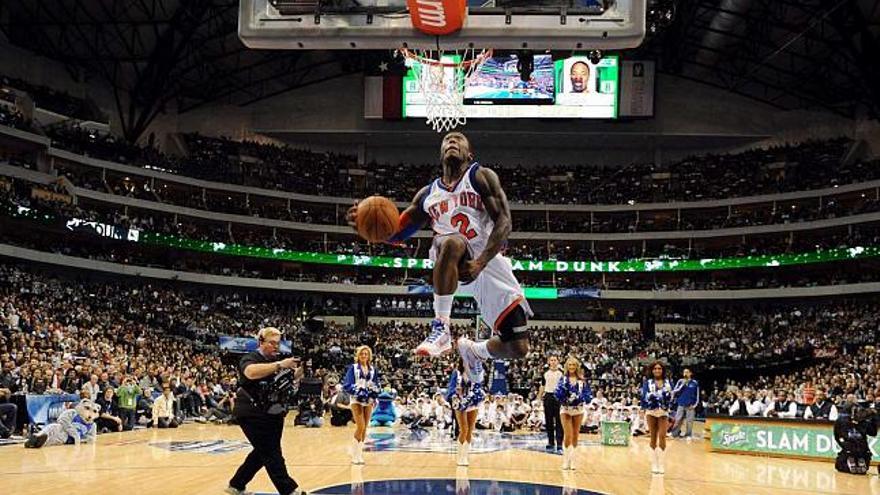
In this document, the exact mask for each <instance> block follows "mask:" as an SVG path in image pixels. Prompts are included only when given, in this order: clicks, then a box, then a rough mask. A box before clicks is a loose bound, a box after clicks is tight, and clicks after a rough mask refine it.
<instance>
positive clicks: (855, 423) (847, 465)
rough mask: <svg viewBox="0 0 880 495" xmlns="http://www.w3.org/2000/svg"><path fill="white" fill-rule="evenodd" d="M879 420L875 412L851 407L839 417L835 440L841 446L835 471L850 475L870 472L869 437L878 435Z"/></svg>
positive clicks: (835, 423)
mask: <svg viewBox="0 0 880 495" xmlns="http://www.w3.org/2000/svg"><path fill="white" fill-rule="evenodd" d="M878 419H880V418H878V416H877V412H876V411H875V410H873V409H868V408H864V407H859V406H851V407H850V408H848V410H846V411H845V412H841V413H840V415H838V417H837V421H835V422H834V439H835V440H836V441H837V445H839V446H840V452H839V453H838V454H837V459H836V460H835V462H834V468H835V469H837V470H838V471H840V472H841V473H850V474H865V473H867V472H868V469H870V468H871V449H870V448H869V447H868V437H873V436H876V435H877V422H878ZM878 470H880V468H878Z"/></svg>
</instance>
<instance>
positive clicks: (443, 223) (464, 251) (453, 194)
mask: <svg viewBox="0 0 880 495" xmlns="http://www.w3.org/2000/svg"><path fill="white" fill-rule="evenodd" d="M440 162H441V165H442V173H443V174H442V176H440V177H438V178H437V179H436V180H434V182H432V183H431V184H429V185H427V186H425V187H424V188H422V189H421V190H420V191H419V192H418V193H416V195H415V197H414V198H413V201H412V204H411V205H410V206H409V207H407V208H406V210H404V211H403V213H402V214H401V215H400V223H399V226H398V231H397V233H396V234H395V235H394V236H393V237H392V238H391V239H390V240H389V241H388V242H392V243H394V242H401V241H403V240H405V239H407V238H409V237H411V236H412V235H413V234H415V233H416V232H417V231H418V230H419V229H420V228H422V227H423V226H425V225H427V224H428V223H430V224H431V227H432V229H433V230H434V241H433V243H432V245H431V251H430V256H431V261H433V262H434V316H435V318H434V320H433V321H432V322H431V333H430V334H429V335H428V337H427V338H426V339H425V340H424V341H423V342H422V343H421V344H419V346H418V347H417V348H416V350H415V352H416V354H419V355H423V356H439V355H441V354H443V353H446V352H448V351H450V350H451V349H452V340H453V339H452V335H451V332H450V325H449V319H450V315H451V313H452V296H453V294H455V292H456V291H457V290H458V289H459V282H461V283H462V284H463V286H462V287H461V289H462V290H461V292H462V293H470V294H472V295H473V297H474V299H475V300H476V301H477V306H478V307H479V308H480V314H481V315H482V317H483V321H484V322H485V323H486V324H487V325H488V326H489V327H490V328H491V329H492V330H493V334H494V335H493V336H492V338H490V339H489V340H487V341H484V342H474V341H472V340H470V339H468V338H466V337H461V338H459V339H458V340H457V342H456V343H457V345H458V352H459V353H460V354H461V357H462V359H463V360H464V363H465V366H466V368H467V369H466V372H467V373H468V377H469V378H470V379H471V381H473V382H480V383H482V381H483V366H482V361H483V360H486V359H489V358H502V359H503V358H514V359H516V358H522V357H525V355H526V354H528V352H529V334H528V330H527V326H526V323H527V321H528V317H529V316H531V315H532V311H531V309H530V308H529V304H528V302H527V301H526V299H525V296H524V295H523V291H522V288H521V287H520V285H519V282H517V280H516V277H515V276H514V275H513V266H512V265H511V262H510V259H508V258H506V257H504V256H503V255H502V254H501V251H502V249H504V247H505V244H506V243H507V236H508V235H509V234H510V229H511V218H510V205H509V204H508V203H507V195H505V194H504V190H503V189H502V188H501V183H500V182H499V180H498V175H497V174H495V172H493V171H492V170H490V169H488V168H485V167H481V166H480V165H479V164H478V163H476V162H474V155H473V152H472V150H471V146H470V142H469V141H468V139H467V137H465V136H464V134H462V133H460V132H450V133H448V134H446V136H444V137H443V141H442V143H441V145H440ZM356 217H357V207H356V206H355V207H352V208H351V209H350V210H349V212H348V221H349V224H351V225H352V226H353V225H354V224H355V221H356Z"/></svg>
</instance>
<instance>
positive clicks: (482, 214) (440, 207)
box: [422, 162, 495, 257]
mask: <svg viewBox="0 0 880 495" xmlns="http://www.w3.org/2000/svg"><path fill="white" fill-rule="evenodd" d="M479 168H480V165H479V164H478V163H476V162H475V163H472V164H471V166H470V167H469V168H468V169H467V171H465V173H464V174H463V175H462V176H461V179H459V181H458V182H457V183H456V184H454V185H453V186H452V187H451V188H450V187H447V186H446V185H444V184H443V181H442V180H440V178H439V177H438V178H437V179H435V180H434V182H432V183H431V186H430V189H429V190H428V194H427V195H425V198H424V199H423V201H422V209H423V210H424V211H425V213H427V214H428V216H430V217H431V220H432V223H431V227H432V228H433V229H434V235H448V234H454V233H459V234H461V235H463V236H464V237H465V238H466V239H467V243H468V246H469V248H470V252H471V256H473V257H477V256H479V255H480V253H482V252H483V250H484V249H485V248H486V243H487V242H488V241H489V235H490V234H491V233H492V228H493V227H494V226H495V222H494V221H492V218H491V217H490V216H489V212H487V211H486V208H485V207H484V206H483V198H482V197H481V196H480V193H479V191H478V190H477V187H476V185H475V184H474V179H475V177H476V174H477V169H479Z"/></svg>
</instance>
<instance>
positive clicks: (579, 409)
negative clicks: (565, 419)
mask: <svg viewBox="0 0 880 495" xmlns="http://www.w3.org/2000/svg"><path fill="white" fill-rule="evenodd" d="M559 413H560V414H565V415H566V416H579V415H581V414H583V413H584V406H583V405H580V406H562V407H560V408H559Z"/></svg>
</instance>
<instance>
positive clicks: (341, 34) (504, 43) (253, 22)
mask: <svg viewBox="0 0 880 495" xmlns="http://www.w3.org/2000/svg"><path fill="white" fill-rule="evenodd" d="M411 1H412V2H415V3H418V4H421V5H427V6H431V5H433V4H434V3H436V2H438V1H439V0H411ZM647 1H648V0H543V1H542V0H532V1H528V0H468V8H467V16H466V18H465V22H464V27H463V28H462V29H461V30H460V31H458V32H456V33H454V34H450V35H447V36H431V35H425V34H423V33H421V32H419V31H418V30H416V29H414V28H413V25H412V20H411V19H410V14H409V10H408V8H407V1H406V0H242V1H241V5H240V12H239V25H238V32H239V36H240V37H241V40H242V41H243V42H244V44H245V45H247V46H248V47H250V48H264V49H293V50H325V49H334V50H338V49H354V50H376V49H396V48H400V47H401V46H407V47H409V48H422V49H431V48H434V49H436V48H440V49H444V50H446V49H463V48H469V47H470V48H473V47H476V48H494V49H502V50H523V49H528V50H551V49H552V50H590V49H625V48H634V47H636V46H638V45H639V44H640V43H641V42H642V40H643V39H644V36H645V13H646V4H647Z"/></svg>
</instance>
